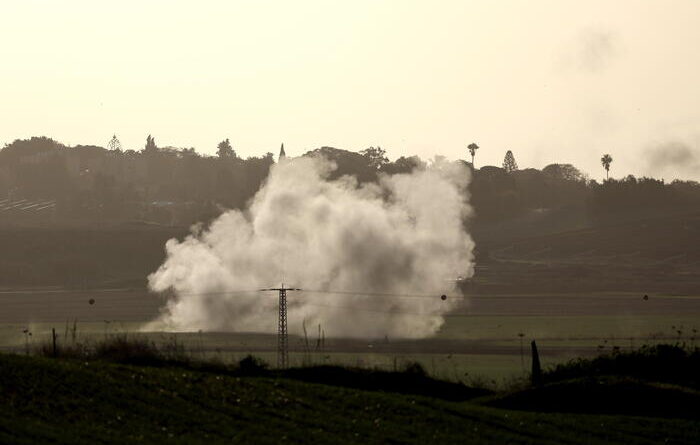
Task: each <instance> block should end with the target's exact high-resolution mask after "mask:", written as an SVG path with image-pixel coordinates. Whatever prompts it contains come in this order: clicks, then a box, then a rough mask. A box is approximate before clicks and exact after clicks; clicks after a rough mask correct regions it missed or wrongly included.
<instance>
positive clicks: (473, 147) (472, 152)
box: [467, 142, 479, 166]
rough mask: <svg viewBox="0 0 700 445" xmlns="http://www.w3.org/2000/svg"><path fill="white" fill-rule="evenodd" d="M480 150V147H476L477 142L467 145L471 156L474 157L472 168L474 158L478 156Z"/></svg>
mask: <svg viewBox="0 0 700 445" xmlns="http://www.w3.org/2000/svg"><path fill="white" fill-rule="evenodd" d="M478 149H479V146H478V145H476V143H475V142H472V143H471V144H469V145H467V150H469V154H470V155H472V166H473V165H474V156H475V155H476V151H477V150H478Z"/></svg>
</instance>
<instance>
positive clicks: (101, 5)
mask: <svg viewBox="0 0 700 445" xmlns="http://www.w3.org/2000/svg"><path fill="white" fill-rule="evenodd" d="M699 20H700V1H695V0H689V1H668V0H667V1H641V0H640V1H620V0H615V1H609V0H607V1H600V2H598V1H575V2H574V1H563V0H556V1H546V2H545V1H539V2H535V1H482V2H468V1H457V2H449V1H407V0H396V1H377V0H374V1H356V0H353V1H342V2H341V1H318V2H315V1H314V2H311V1H300V0H295V1H278V2H272V1H260V0H256V1H240V2H231V1H221V2H214V1H197V2H195V1H189V2H178V1H173V0H170V1H138V2H137V1H120V2H106V1H104V2H103V1H94V0H91V1H48V0H47V1H28V0H22V1H2V3H0V60H1V63H2V64H1V65H0V66H1V69H0V143H6V142H10V141H12V140H14V139H16V138H24V137H29V136H32V135H47V136H51V137H53V138H55V139H57V140H59V141H62V142H64V143H68V144H78V143H82V144H97V145H103V146H104V145H106V144H107V141H108V140H109V139H110V137H111V136H112V133H116V134H117V136H118V137H119V138H120V140H121V141H122V144H123V145H124V146H125V147H126V148H134V149H141V148H142V147H143V145H144V143H145V139H146V135H148V134H149V133H150V134H152V135H154V136H155V139H156V142H157V143H158V145H161V146H165V145H173V146H178V147H191V146H193V147H195V148H196V149H197V151H199V152H201V153H214V152H215V150H216V144H217V143H218V142H219V141H220V140H222V139H224V138H227V137H228V138H230V139H231V142H232V143H233V145H234V148H235V149H236V150H237V151H238V153H239V154H240V155H243V156H249V155H257V154H263V153H265V152H267V151H273V152H274V153H275V154H276V153H277V151H278V150H279V144H280V142H284V143H285V147H286V149H287V153H288V154H290V155H298V154H302V153H303V152H305V151H307V150H310V149H313V148H317V147H319V146H322V145H330V146H334V147H338V148H345V149H350V150H360V149H362V148H365V147H367V146H370V145H380V146H382V147H384V148H385V149H387V151H388V153H389V155H390V157H391V158H395V157H398V156H401V155H411V154H418V155H420V156H421V157H430V156H432V155H434V154H438V153H439V154H443V155H445V156H447V157H449V158H452V159H454V158H466V148H465V147H466V145H467V144H468V143H470V142H472V141H475V142H477V143H478V144H479V145H480V146H481V150H479V152H478V154H477V162H476V164H477V167H478V166H481V165H484V164H496V165H500V164H501V162H502V160H503V156H504V153H505V151H506V150H508V149H510V150H513V152H514V153H515V157H516V160H517V161H518V163H519V164H520V167H521V168H523V167H537V168H541V167H543V166H545V165H547V164H548V163H551V162H555V161H558V162H571V163H574V164H575V165H577V166H579V167H580V168H582V169H583V170H584V171H586V172H588V173H589V174H591V176H592V177H597V178H599V177H601V176H602V173H603V171H602V168H601V167H600V163H599V159H600V156H601V155H602V154H603V153H606V152H609V153H610V154H612V156H613V158H614V162H613V166H612V170H611V173H612V174H613V175H614V176H621V175H623V174H628V173H634V174H644V173H647V174H654V175H655V176H663V177H665V178H667V179H668V178H672V177H674V176H681V177H694V178H696V179H700V153H699V151H700V48H699V44H700V26H698V23H699ZM665 153H671V154H670V156H666V155H665ZM669 160H670V161H669ZM664 162H665V165H660V163H662V164H663V163H664Z"/></svg>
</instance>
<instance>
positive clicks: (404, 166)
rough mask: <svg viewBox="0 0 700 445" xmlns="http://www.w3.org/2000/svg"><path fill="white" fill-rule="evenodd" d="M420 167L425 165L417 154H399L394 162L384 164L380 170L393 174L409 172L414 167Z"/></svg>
mask: <svg viewBox="0 0 700 445" xmlns="http://www.w3.org/2000/svg"><path fill="white" fill-rule="evenodd" d="M422 167H425V162H423V160H422V159H421V158H419V157H418V156H409V157H405V156H401V157H400V158H398V159H397V160H395V161H394V162H389V163H386V164H384V165H383V166H382V172H384V173H388V174H390V175H395V174H397V173H411V172H412V171H413V170H415V169H416V168H422Z"/></svg>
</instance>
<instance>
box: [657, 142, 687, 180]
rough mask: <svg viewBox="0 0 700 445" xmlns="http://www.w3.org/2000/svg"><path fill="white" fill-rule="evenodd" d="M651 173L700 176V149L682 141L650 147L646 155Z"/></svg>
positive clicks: (674, 176)
mask: <svg viewBox="0 0 700 445" xmlns="http://www.w3.org/2000/svg"><path fill="white" fill-rule="evenodd" d="M645 158H646V160H647V166H646V170H647V172H649V173H650V174H654V175H664V176H666V177H669V176H670V177H672V178H676V179H688V178H693V179H697V178H698V177H700V151H698V150H693V148H691V146H690V145H688V144H686V143H684V142H680V141H671V142H666V143H663V144H660V145H657V146H654V147H652V148H649V149H648V150H647V152H646V156H645Z"/></svg>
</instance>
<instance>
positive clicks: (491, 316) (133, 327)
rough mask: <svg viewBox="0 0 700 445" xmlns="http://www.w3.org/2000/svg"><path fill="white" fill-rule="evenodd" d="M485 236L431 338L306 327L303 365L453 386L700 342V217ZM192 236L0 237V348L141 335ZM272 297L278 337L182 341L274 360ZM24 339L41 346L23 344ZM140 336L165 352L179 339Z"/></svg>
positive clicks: (197, 336) (127, 232)
mask: <svg viewBox="0 0 700 445" xmlns="http://www.w3.org/2000/svg"><path fill="white" fill-rule="evenodd" d="M538 224H539V223H538ZM537 227H539V226H537ZM487 229H488V227H481V228H479V227H477V228H475V238H476V243H477V250H478V251H477V270H476V275H475V277H474V279H473V280H472V281H471V282H469V283H468V284H466V285H465V286H464V289H463V291H464V293H465V295H466V297H465V300H464V302H463V304H461V305H460V306H459V307H457V308H456V309H455V310H454V311H453V312H452V313H450V314H448V315H447V316H446V317H445V320H446V322H445V324H444V326H443V327H442V329H441V330H440V332H439V333H438V334H437V335H436V336H435V337H434V338H430V339H424V340H417V341H408V340H402V339H397V338H389V339H384V338H381V339H365V340H358V339H342V338H335V337H334V335H333V332H332V327H331V326H323V328H324V330H325V333H326V341H325V344H324V346H323V348H321V350H316V346H315V344H316V340H317V339H316V338H315V332H316V329H315V328H316V327H315V326H314V327H310V326H309V332H310V337H312V338H309V345H310V346H309V347H308V348H307V346H306V343H305V341H304V339H303V338H301V337H299V336H292V337H290V346H291V348H292V351H291V361H292V363H293V364H302V363H343V364H351V365H362V366H377V367H382V368H385V369H391V368H393V367H395V366H398V365H400V364H401V363H405V362H408V361H419V362H421V363H422V364H423V365H424V367H425V368H426V369H427V370H428V371H429V372H431V373H433V374H435V375H438V376H441V377H444V378H447V379H451V380H456V379H464V378H469V377H470V376H474V375H481V376H488V379H489V380H496V381H498V382H502V381H505V380H508V379H510V378H512V377H517V376H519V375H522V374H523V372H524V371H523V369H525V370H528V369H529V340H531V339H535V340H537V343H538V345H539V347H540V352H541V355H542V360H543V363H544V365H547V364H551V363H554V362H560V361H562V360H566V359H569V358H573V357H578V356H592V355H594V354H597V353H598V352H601V351H606V350H611V349H612V348H614V347H619V348H622V349H625V348H633V347H637V346H640V345H641V344H644V343H656V342H660V341H667V342H668V341H671V342H675V341H679V342H683V341H685V342H686V343H687V344H692V343H693V342H696V343H700V342H698V341H697V332H693V329H696V330H697V329H700V322H699V321H698V320H700V294H698V290H699V289H700V269H698V267H700V266H699V265H700V263H698V258H700V257H698V248H697V246H698V242H699V241H698V240H700V217H699V216H698V214H697V213H690V214H681V215H667V216H662V217H659V218H646V219H643V220H635V221H622V222H618V223H609V224H598V225H593V226H591V225H590V224H589V225H588V226H586V227H584V228H580V227H577V228H575V229H573V230H568V231H567V230H564V231H562V232H559V233H546V232H544V233H540V232H538V233H537V234H535V232H537V230H534V229H532V228H527V226H525V225H522V224H520V223H517V224H516V223H515V222H514V223H512V224H511V226H507V227H501V226H499V227H495V228H494V229H493V230H491V232H489V231H488V230H487ZM186 233H187V228H184V227H163V226H159V225H139V224H126V225H115V226H105V227H100V228H94V229H89V230H84V229H82V228H80V227H62V228H20V227H4V228H1V229H0V241H2V245H3V253H4V255H3V258H2V259H0V308H1V309H0V348H1V349H3V350H13V351H23V350H24V349H25V348H26V346H27V343H28V340H29V342H31V343H32V344H34V345H38V344H39V343H41V342H42V341H45V340H46V339H48V338H49V336H50V332H51V328H56V329H57V331H58V333H59V341H73V340H72V335H70V334H69V331H70V330H71V329H72V326H73V324H74V323H77V324H76V326H77V328H76V335H77V337H78V340H81V339H82V340H85V341H90V339H96V338H100V337H104V336H105V335H110V334H115V333H127V332H128V333H130V335H135V333H137V332H139V331H140V330H141V328H142V326H143V324H144V323H145V322H148V321H150V320H153V319H154V318H155V317H156V316H157V315H158V311H159V308H160V307H161V305H162V303H163V300H162V299H161V298H160V297H158V296H156V295H153V294H150V293H149V292H148V291H147V290H146V289H145V288H144V285H145V279H146V276H147V275H148V274H149V273H150V272H152V271H154V270H155V269H156V268H157V267H158V265H159V264H160V263H161V262H162V260H163V256H164V249H163V246H164V244H165V241H166V240H167V239H169V238H171V237H182V236H183V235H184V234H186ZM66 280H68V281H66ZM644 295H648V298H647V299H644V298H643V297H644ZM265 298H270V330H269V332H267V333H225V332H202V333H178V334H176V341H177V342H180V343H182V344H184V345H185V346H186V348H187V349H188V350H189V351H191V353H192V354H195V355H200V356H208V357H211V356H216V357H218V358H221V359H222V360H225V361H235V360H237V359H240V358H241V357H242V356H243V355H246V354H248V353H253V354H256V355H259V356H261V357H263V358H264V359H266V360H267V361H268V362H270V363H275V350H276V338H275V335H274V332H275V319H276V316H277V314H276V308H275V299H276V296H275V295H267V296H266V297H265ZM339 298H341V297H339ZM90 299H94V304H92V305H91V304H89V301H90ZM339 305H340V303H339ZM289 323H290V331H291V332H300V324H301V320H294V319H292V320H290V321H289ZM27 328H29V329H30V331H31V332H32V334H33V335H32V337H31V338H27V336H26V335H25V334H24V333H23V331H24V330H25V329H27ZM679 331H680V332H679ZM520 334H522V337H521V336H520ZM139 335H148V336H149V337H151V338H152V339H153V340H154V341H156V342H167V341H172V338H173V337H172V335H173V334H165V333H141V334H139ZM361 336H362V333H361V332H358V337H361ZM307 349H308V351H307Z"/></svg>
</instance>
